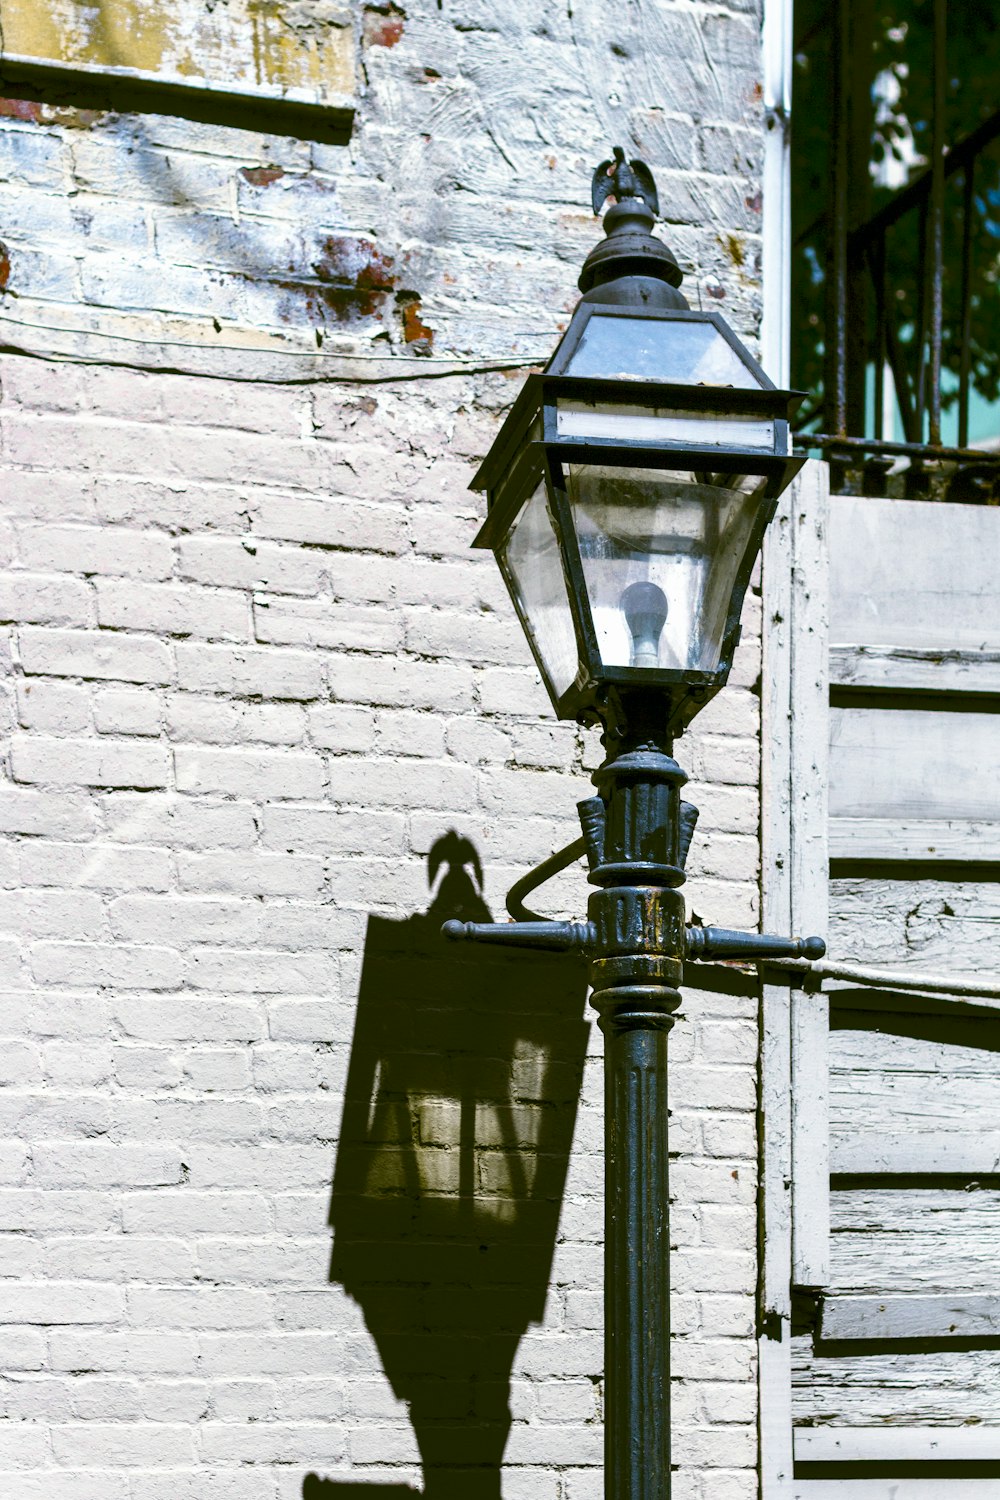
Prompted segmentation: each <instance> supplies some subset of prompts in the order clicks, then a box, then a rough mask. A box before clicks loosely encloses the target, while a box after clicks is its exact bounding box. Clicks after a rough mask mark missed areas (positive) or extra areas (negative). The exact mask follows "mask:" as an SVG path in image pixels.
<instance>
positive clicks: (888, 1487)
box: [789, 1479, 1000, 1500]
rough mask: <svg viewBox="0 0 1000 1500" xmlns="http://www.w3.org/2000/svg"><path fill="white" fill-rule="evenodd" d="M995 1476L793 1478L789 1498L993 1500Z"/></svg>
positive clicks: (803, 1499) (824, 1499)
mask: <svg viewBox="0 0 1000 1500" xmlns="http://www.w3.org/2000/svg"><path fill="white" fill-rule="evenodd" d="M997 1486H998V1481H997V1480H996V1479H948V1480H941V1479H796V1480H795V1482H794V1484H793V1485H792V1488H791V1490H790V1492H789V1500H997V1496H998V1494H1000V1490H998V1488H997Z"/></svg>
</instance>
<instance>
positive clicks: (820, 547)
mask: <svg viewBox="0 0 1000 1500" xmlns="http://www.w3.org/2000/svg"><path fill="white" fill-rule="evenodd" d="M829 507H830V495H829V486H828V478H827V471H826V469H825V468H824V467H822V466H820V465H811V466H809V467H808V468H807V469H806V470H804V471H803V473H802V475H801V476H800V479H799V482H798V484H797V485H796V486H795V487H794V489H793V491H792V506H791V520H792V586H791V611H792V614H791V632H790V639H791V655H792V664H791V680H790V684H789V686H790V692H791V700H790V725H791V745H790V758H789V770H790V777H791V806H792V820H791V840H790V855H791V872H792V878H791V919H792V923H791V931H792V932H794V933H803V934H807V933H817V934H819V935H820V936H823V937H825V936H826V929H827V918H828V913H829V900H828V881H829V852H828V845H827V834H828V823H829V810H828V786H829V770H828V760H829V736H828V732H827V715H828V711H829V710H828V703H829V638H828V632H827V604H828V597H829V555H830V554H829V538H828V528H829ZM829 1017H830V1006H829V1001H828V999H827V997H826V996H825V995H823V994H808V995H799V996H797V997H796V999H795V1003H794V1004H793V1005H792V1281H793V1284H794V1285H796V1286H809V1287H814V1286H822V1285H823V1284H824V1283H825V1282H826V1281H827V1280H828V1279H829V1274H830V1158H829V1076H830V1069H829V1061H828V1056H827V1049H828V1035H829Z"/></svg>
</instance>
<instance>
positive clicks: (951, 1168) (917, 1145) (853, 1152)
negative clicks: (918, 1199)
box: [830, 1100, 1000, 1177]
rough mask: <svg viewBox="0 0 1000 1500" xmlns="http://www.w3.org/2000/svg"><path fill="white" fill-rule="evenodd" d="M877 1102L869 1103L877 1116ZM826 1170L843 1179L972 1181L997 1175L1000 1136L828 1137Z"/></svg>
mask: <svg viewBox="0 0 1000 1500" xmlns="http://www.w3.org/2000/svg"><path fill="white" fill-rule="evenodd" d="M878 1103H879V1101H875V1100H873V1105H874V1109H875V1112H876V1113H877V1112H878ZM830 1169H831V1171H832V1172H834V1173H837V1174H843V1175H845V1176H869V1175H875V1174H879V1173H883V1174H885V1175H886V1176H892V1177H904V1176H907V1175H909V1176H913V1177H932V1176H953V1177H976V1176H983V1177H985V1176H996V1175H997V1174H998V1173H1000V1131H996V1130H993V1131H988V1132H983V1133H979V1132H972V1131H969V1130H968V1128H967V1127H966V1129H965V1130H964V1131H956V1132H955V1133H954V1134H950V1135H949V1134H947V1133H945V1132H944V1131H923V1132H921V1133H920V1134H919V1135H917V1136H913V1135H911V1134H909V1133H907V1132H906V1131H900V1132H897V1133H889V1132H887V1131H881V1130H870V1131H860V1130H859V1131H853V1130H852V1131H850V1132H849V1133H847V1132H844V1133H840V1132H838V1131H837V1130H836V1129H835V1130H834V1131H833V1132H832V1142H831V1150H830Z"/></svg>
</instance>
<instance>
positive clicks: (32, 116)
mask: <svg viewBox="0 0 1000 1500" xmlns="http://www.w3.org/2000/svg"><path fill="white" fill-rule="evenodd" d="M43 108H44V106H43V105H41V104H39V103H38V102H37V101H36V100H34V99H0V115H5V116H6V117H7V119H9V120H31V121H33V122H34V124H36V125H37V124H38V122H39V121H40V120H41V118H42V109H43Z"/></svg>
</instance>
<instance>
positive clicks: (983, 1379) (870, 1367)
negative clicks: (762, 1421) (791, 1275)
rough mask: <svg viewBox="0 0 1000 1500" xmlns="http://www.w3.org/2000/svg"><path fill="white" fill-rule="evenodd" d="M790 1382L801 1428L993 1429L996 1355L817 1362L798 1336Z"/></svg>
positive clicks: (998, 1414) (997, 1395)
mask: <svg viewBox="0 0 1000 1500" xmlns="http://www.w3.org/2000/svg"><path fill="white" fill-rule="evenodd" d="M876 1348H877V1346H876ZM792 1379H793V1412H794V1417H795V1421H796V1423H800V1424H812V1425H821V1426H826V1425H832V1426H851V1427H872V1426H876V1425H879V1424H882V1423H892V1424H895V1425H907V1424H908V1425H910V1426H914V1427H923V1426H926V1427H933V1426H935V1425H937V1424H939V1423H940V1424H943V1425H948V1426H950V1425H951V1424H952V1423H958V1424H970V1425H971V1424H979V1423H983V1424H991V1423H992V1424H1000V1350H997V1349H971V1350H954V1349H948V1348H944V1349H941V1350H935V1351H934V1352H933V1353H906V1354H888V1353H877V1352H873V1353H870V1354H861V1355H855V1354H851V1355H843V1356H842V1355H830V1354H826V1353H824V1354H822V1355H820V1356H817V1355H816V1354H814V1352H813V1348H812V1339H811V1337H809V1336H808V1335H802V1336H801V1337H798V1338H796V1339H795V1340H794V1342H793V1349H792ZM996 1483H997V1481H994V1484H996ZM994 1493H995V1494H996V1493H998V1492H997V1491H995V1492H994Z"/></svg>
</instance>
